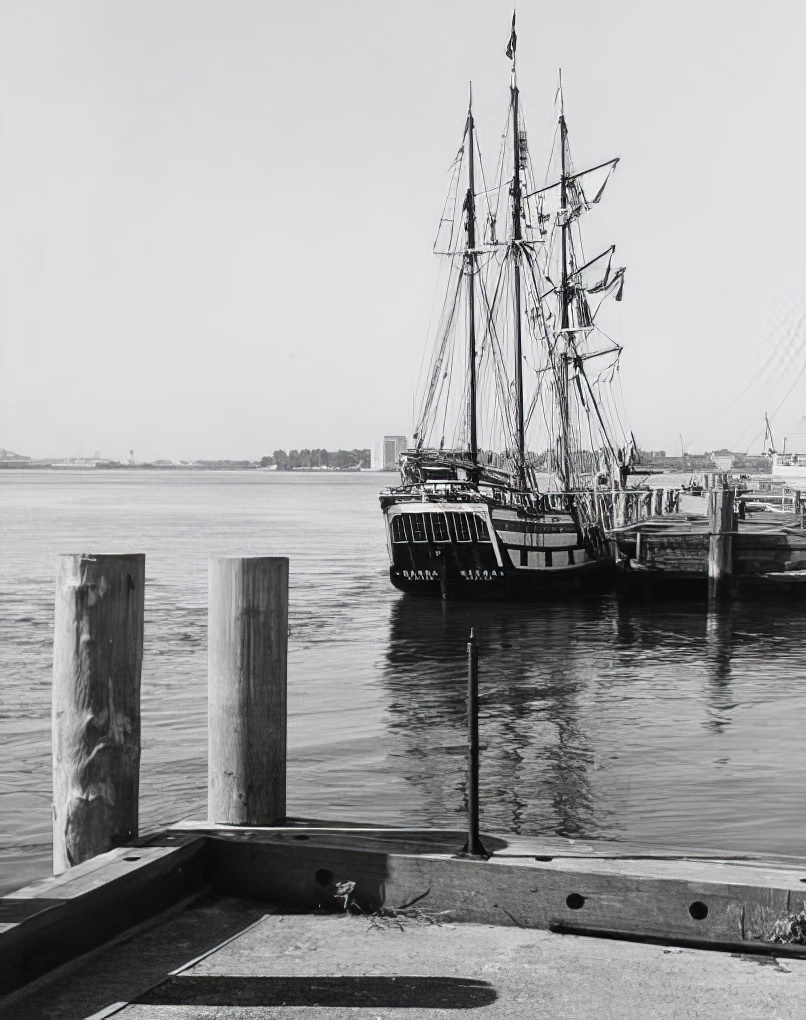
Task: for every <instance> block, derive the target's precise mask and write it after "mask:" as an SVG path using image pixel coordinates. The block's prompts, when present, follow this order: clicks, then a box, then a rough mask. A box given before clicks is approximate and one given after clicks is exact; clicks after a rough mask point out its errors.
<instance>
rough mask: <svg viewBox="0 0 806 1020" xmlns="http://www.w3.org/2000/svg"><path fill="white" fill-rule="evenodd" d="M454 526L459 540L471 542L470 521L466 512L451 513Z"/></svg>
mask: <svg viewBox="0 0 806 1020" xmlns="http://www.w3.org/2000/svg"><path fill="white" fill-rule="evenodd" d="M451 517H452V518H453V526H454V528H455V529H456V538H457V541H459V542H470V541H472V539H471V537H470V522H469V521H468V519H467V515H466V514H451Z"/></svg>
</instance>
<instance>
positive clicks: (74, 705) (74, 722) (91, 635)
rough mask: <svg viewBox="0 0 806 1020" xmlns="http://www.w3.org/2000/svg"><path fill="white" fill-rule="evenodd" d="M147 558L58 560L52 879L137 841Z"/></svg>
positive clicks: (99, 557)
mask: <svg viewBox="0 0 806 1020" xmlns="http://www.w3.org/2000/svg"><path fill="white" fill-rule="evenodd" d="M144 591H145V556H144V555H143V554H141V553H134V554H131V555H117V556H112V555H86V554H84V555H67V556H61V557H60V559H59V572H58V578H57V582H56V612H55V625H54V641H53V872H54V874H56V875H59V874H61V873H62V872H63V871H66V870H67V869H68V868H70V867H72V866H73V865H75V864H79V863H80V862H81V861H85V860H87V859H88V858H90V857H94V856H96V855H97V854H100V853H105V852H106V851H107V850H110V849H112V848H113V847H116V846H120V845H122V844H125V843H127V842H129V840H131V839H132V838H134V837H135V836H137V832H138V800H139V787H140V675H141V670H142V664H143V605H144Z"/></svg>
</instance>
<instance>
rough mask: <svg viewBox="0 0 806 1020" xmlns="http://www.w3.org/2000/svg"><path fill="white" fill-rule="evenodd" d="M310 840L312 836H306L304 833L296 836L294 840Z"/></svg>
mask: <svg viewBox="0 0 806 1020" xmlns="http://www.w3.org/2000/svg"><path fill="white" fill-rule="evenodd" d="M310 838H311V837H310V836H305V835H303V834H302V833H300V834H299V835H298V836H294V839H310Z"/></svg>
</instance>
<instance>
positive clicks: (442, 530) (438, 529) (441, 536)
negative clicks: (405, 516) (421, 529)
mask: <svg viewBox="0 0 806 1020" xmlns="http://www.w3.org/2000/svg"><path fill="white" fill-rule="evenodd" d="M431 530H432V531H433V533H434V541H435V542H450V540H451V535H450V532H449V531H448V518H447V517H446V516H445V514H431Z"/></svg>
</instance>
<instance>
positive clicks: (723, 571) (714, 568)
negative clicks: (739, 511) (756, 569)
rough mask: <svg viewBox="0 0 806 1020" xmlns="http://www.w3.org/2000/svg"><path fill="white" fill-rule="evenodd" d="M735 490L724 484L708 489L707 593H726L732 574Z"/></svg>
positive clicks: (719, 594) (713, 594)
mask: <svg viewBox="0 0 806 1020" xmlns="http://www.w3.org/2000/svg"><path fill="white" fill-rule="evenodd" d="M735 496H736V492H735V490H734V489H729V488H727V487H726V486H723V487H722V488H718V489H711V490H710V491H709V493H708V534H709V540H708V594H709V596H714V597H716V596H721V595H723V594H726V593H727V590H728V588H729V586H730V581H731V577H732V576H733V532H734V531H735V530H736V519H735V515H734V512H733V501H734V499H735Z"/></svg>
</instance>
